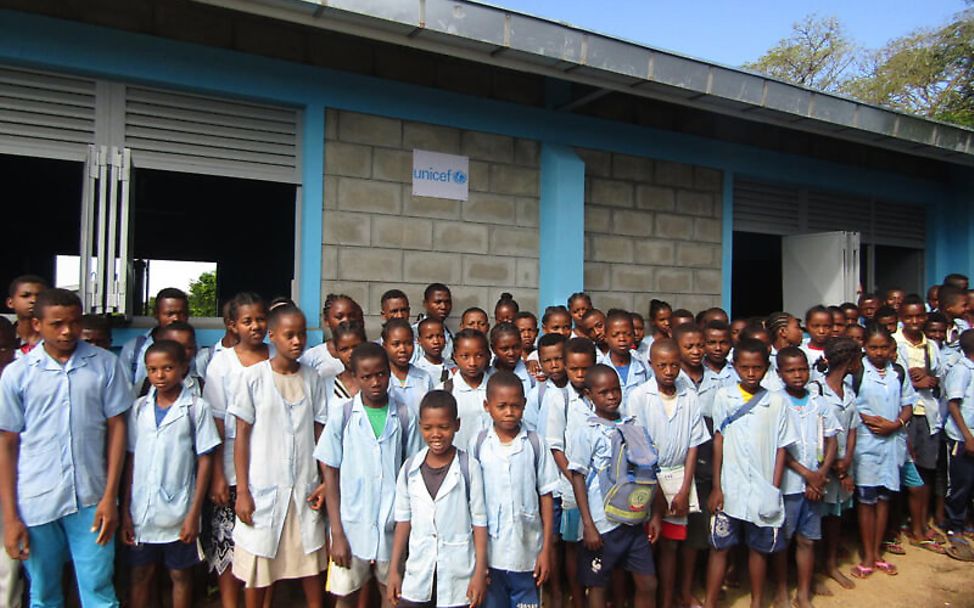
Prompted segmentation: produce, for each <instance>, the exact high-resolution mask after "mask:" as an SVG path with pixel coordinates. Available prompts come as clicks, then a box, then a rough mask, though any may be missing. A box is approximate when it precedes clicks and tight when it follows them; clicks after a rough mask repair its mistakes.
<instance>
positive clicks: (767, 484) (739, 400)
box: [704, 339, 798, 608]
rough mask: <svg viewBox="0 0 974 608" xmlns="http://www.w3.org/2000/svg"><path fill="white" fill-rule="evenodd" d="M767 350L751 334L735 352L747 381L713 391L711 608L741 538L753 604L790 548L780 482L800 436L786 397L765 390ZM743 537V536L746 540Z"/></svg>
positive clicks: (757, 603)
mask: <svg viewBox="0 0 974 608" xmlns="http://www.w3.org/2000/svg"><path fill="white" fill-rule="evenodd" d="M768 366H769V361H768V349H767V347H765V345H764V344H763V343H762V342H760V341H758V340H754V339H744V340H741V342H740V343H739V344H738V345H737V347H736V348H735V349H734V369H735V371H737V375H738V377H739V378H740V382H739V383H738V384H736V385H734V386H727V387H723V388H720V389H718V390H717V394H716V395H715V396H714V404H713V420H714V455H713V459H714V460H713V473H714V483H713V489H712V490H711V492H710V498H709V500H708V508H709V510H710V512H711V514H712V515H713V517H712V518H711V526H710V544H711V546H712V547H713V551H711V552H710V564H709V566H708V567H707V599H706V603H705V604H704V605H705V606H706V607H707V608H715V607H716V605H717V597H718V595H719V593H720V587H721V584H722V583H723V581H724V576H725V574H726V572H727V555H728V553H729V552H730V549H731V548H732V547H734V546H736V545H737V544H739V543H740V542H741V541H742V540H743V541H744V542H745V543H746V544H747V546H748V549H749V550H750V551H749V559H748V572H749V574H750V578H751V605H752V606H760V605H762V603H761V602H762V596H763V592H764V579H765V574H766V572H767V566H768V555H770V554H772V553H776V552H778V551H781V550H782V549H784V548H785V547H786V542H785V534H784V533H783V532H784V531H783V530H782V529H781V528H782V527H783V526H784V523H785V509H784V502H783V499H782V496H781V490H780V488H781V480H782V477H783V476H784V472H785V449H786V448H787V447H788V446H790V445H791V444H793V443H795V441H797V440H798V436H797V432H796V431H795V429H794V427H793V425H792V423H791V418H790V416H789V414H788V404H787V396H786V395H784V393H781V392H774V393H772V392H769V391H767V390H765V389H763V388H762V387H761V380H762V379H763V378H764V375H765V373H766V372H767V371H768ZM742 537H743V538H742Z"/></svg>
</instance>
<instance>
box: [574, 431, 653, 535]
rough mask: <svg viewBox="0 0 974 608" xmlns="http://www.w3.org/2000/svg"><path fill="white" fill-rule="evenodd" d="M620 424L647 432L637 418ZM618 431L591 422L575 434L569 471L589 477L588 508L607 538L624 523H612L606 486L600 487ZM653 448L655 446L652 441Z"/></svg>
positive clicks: (601, 532)
mask: <svg viewBox="0 0 974 608" xmlns="http://www.w3.org/2000/svg"><path fill="white" fill-rule="evenodd" d="M617 424H620V425H622V424H631V425H634V426H637V427H639V428H641V429H643V431H644V432H645V428H644V427H642V426H641V425H640V424H639V423H638V422H637V421H636V419H635V418H634V417H633V416H623V417H622V418H620V419H619V420H618V421H617ZM615 431H616V429H614V428H612V427H610V426H606V425H604V424H601V423H599V422H597V421H593V420H589V421H587V422H586V425H585V427H584V428H581V429H579V430H578V431H577V432H576V433H574V434H573V435H572V437H571V439H570V440H569V443H568V450H567V451H566V452H565V455H566V456H567V457H568V469H569V470H570V471H573V472H576V473H580V474H581V475H582V476H583V477H585V487H586V489H587V490H588V507H589V513H590V514H591V516H592V521H593V522H594V523H595V528H596V529H597V530H598V531H599V534H601V535H605V534H607V533H609V532H611V531H612V530H615V529H616V528H618V527H619V526H620V525H621V524H618V523H616V522H612V521H609V519H608V518H607V517H606V515H605V507H604V506H603V498H604V497H603V496H602V486H601V485H600V484H599V475H598V474H599V472H600V471H604V470H606V469H607V468H609V467H610V466H611V464H612V435H611V433H614V432H615ZM650 445H652V443H651V442H650Z"/></svg>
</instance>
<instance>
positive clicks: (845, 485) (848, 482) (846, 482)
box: [839, 474, 856, 494]
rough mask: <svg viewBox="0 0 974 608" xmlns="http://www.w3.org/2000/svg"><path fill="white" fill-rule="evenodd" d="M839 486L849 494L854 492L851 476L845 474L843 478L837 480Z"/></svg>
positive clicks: (853, 482)
mask: <svg viewBox="0 0 974 608" xmlns="http://www.w3.org/2000/svg"><path fill="white" fill-rule="evenodd" d="M839 485H841V486H842V489H843V490H844V491H846V492H848V493H849V494H852V493H853V492H855V491H856V483H855V481H853V479H852V475H848V474H847V475H846V476H845V477H843V478H841V479H839Z"/></svg>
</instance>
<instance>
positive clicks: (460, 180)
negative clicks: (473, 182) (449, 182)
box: [453, 170, 467, 185]
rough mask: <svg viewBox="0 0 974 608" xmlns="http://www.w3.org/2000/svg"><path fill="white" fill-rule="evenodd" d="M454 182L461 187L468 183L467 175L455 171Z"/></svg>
mask: <svg viewBox="0 0 974 608" xmlns="http://www.w3.org/2000/svg"><path fill="white" fill-rule="evenodd" d="M453 182H454V183H456V184H460V185H463V184H465V183H467V174H466V173H464V172H463V171H460V170H457V171H455V172H454V173H453Z"/></svg>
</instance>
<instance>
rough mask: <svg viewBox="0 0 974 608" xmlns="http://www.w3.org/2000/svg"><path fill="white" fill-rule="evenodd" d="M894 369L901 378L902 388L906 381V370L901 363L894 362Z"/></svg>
mask: <svg viewBox="0 0 974 608" xmlns="http://www.w3.org/2000/svg"><path fill="white" fill-rule="evenodd" d="M924 350H926V349H924ZM893 371H894V372H896V376H897V377H898V378H899V379H900V390H902V389H903V383H904V382H905V381H906V370H905V369H903V366H902V365H900V364H899V363H893Z"/></svg>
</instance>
